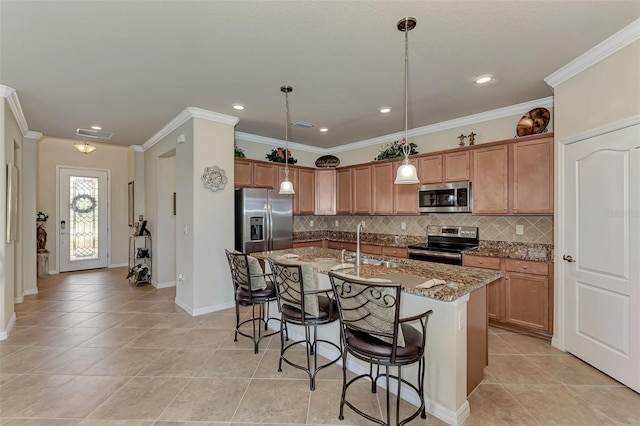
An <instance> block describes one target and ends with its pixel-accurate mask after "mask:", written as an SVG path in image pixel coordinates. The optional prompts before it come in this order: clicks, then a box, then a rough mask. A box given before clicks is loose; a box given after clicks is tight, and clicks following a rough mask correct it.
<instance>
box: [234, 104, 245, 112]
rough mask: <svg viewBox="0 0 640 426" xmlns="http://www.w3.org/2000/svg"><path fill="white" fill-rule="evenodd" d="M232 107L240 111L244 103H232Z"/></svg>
mask: <svg viewBox="0 0 640 426" xmlns="http://www.w3.org/2000/svg"><path fill="white" fill-rule="evenodd" d="M233 109H237V110H238V111H242V110H243V109H244V105H242V104H233Z"/></svg>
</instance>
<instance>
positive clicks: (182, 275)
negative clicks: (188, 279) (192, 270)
mask: <svg viewBox="0 0 640 426" xmlns="http://www.w3.org/2000/svg"><path fill="white" fill-rule="evenodd" d="M178 282H179V283H180V284H184V274H178Z"/></svg>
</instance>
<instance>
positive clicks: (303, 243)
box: [293, 240, 323, 248]
mask: <svg viewBox="0 0 640 426" xmlns="http://www.w3.org/2000/svg"><path fill="white" fill-rule="evenodd" d="M304 247H320V248H322V247H323V245H322V240H317V241H300V242H297V243H293V248H304Z"/></svg>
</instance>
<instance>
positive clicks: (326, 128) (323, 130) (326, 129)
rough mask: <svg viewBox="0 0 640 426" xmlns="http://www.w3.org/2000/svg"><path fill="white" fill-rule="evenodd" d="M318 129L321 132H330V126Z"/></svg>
mask: <svg viewBox="0 0 640 426" xmlns="http://www.w3.org/2000/svg"><path fill="white" fill-rule="evenodd" d="M318 130H320V131H321V132H328V131H329V128H328V127H320V129H318Z"/></svg>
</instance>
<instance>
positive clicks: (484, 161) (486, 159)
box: [473, 145, 509, 215]
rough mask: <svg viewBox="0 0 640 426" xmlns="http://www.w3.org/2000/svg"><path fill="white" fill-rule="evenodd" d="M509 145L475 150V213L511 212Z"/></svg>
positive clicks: (502, 213)
mask: <svg viewBox="0 0 640 426" xmlns="http://www.w3.org/2000/svg"><path fill="white" fill-rule="evenodd" d="M508 172H509V146H508V145H497V146H496V145H493V146H489V147H485V148H476V149H475V150H474V152H473V213H474V214H501V215H504V214H508V213H509V173H508Z"/></svg>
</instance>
